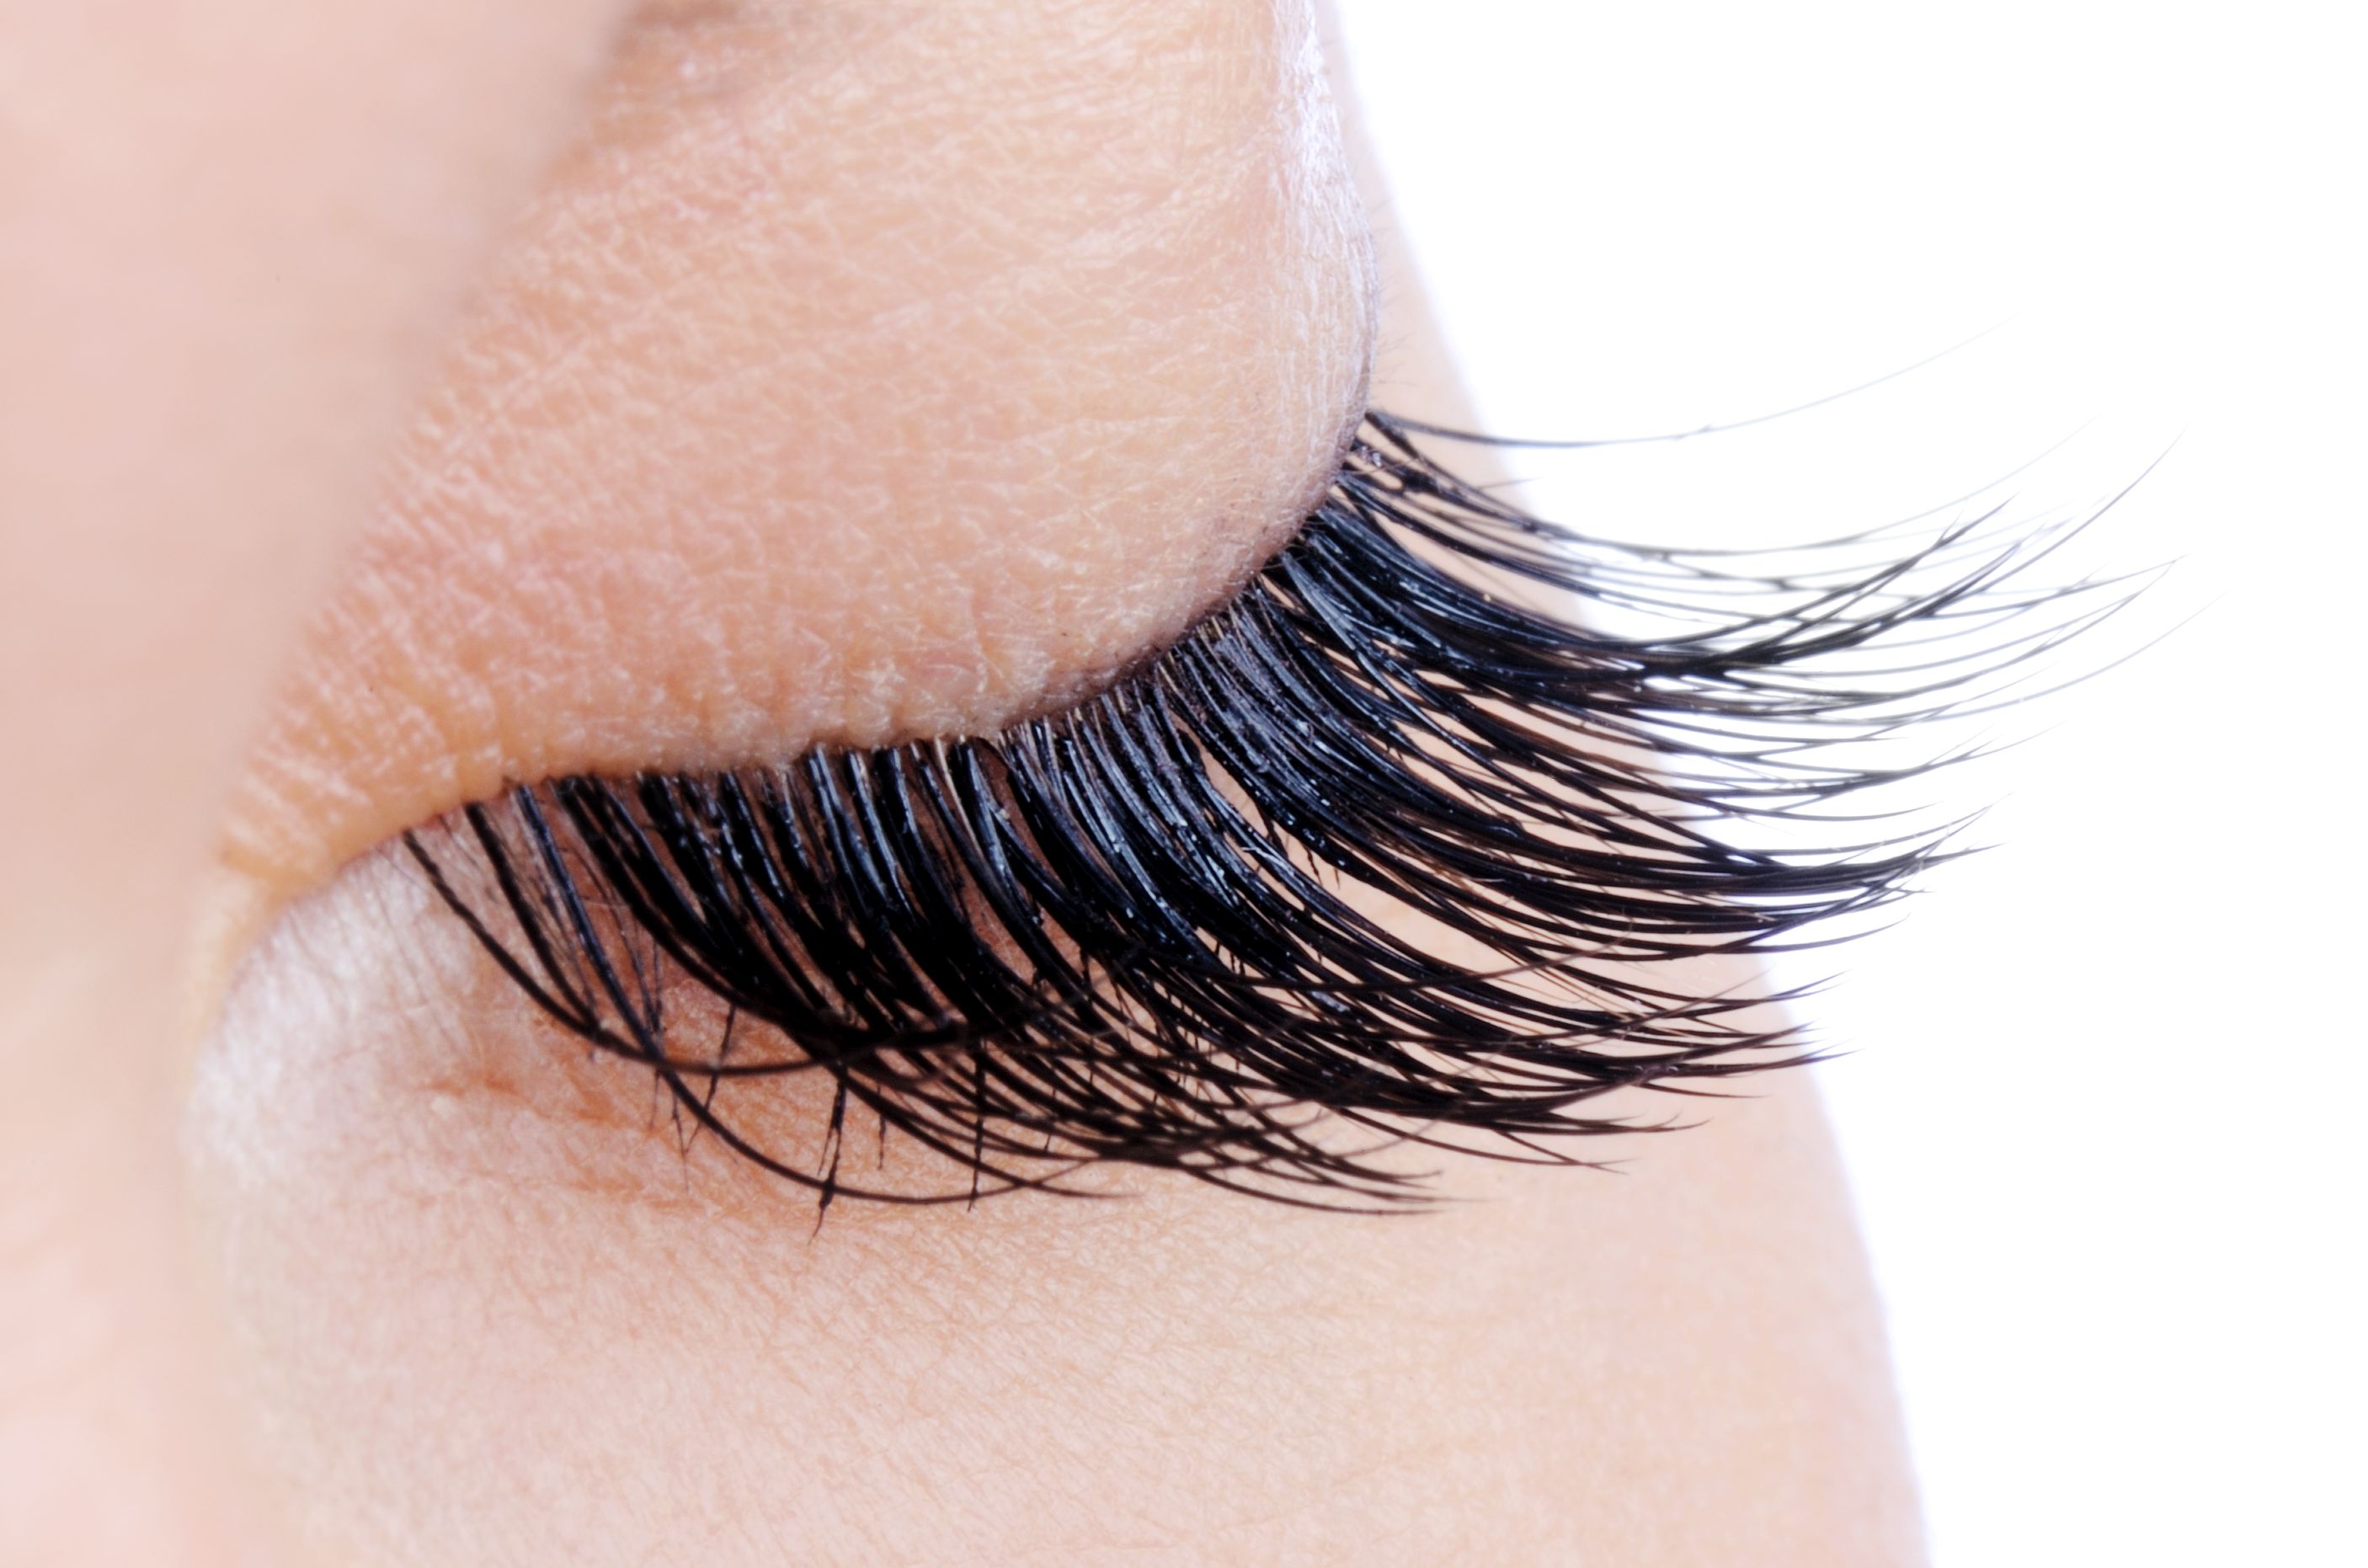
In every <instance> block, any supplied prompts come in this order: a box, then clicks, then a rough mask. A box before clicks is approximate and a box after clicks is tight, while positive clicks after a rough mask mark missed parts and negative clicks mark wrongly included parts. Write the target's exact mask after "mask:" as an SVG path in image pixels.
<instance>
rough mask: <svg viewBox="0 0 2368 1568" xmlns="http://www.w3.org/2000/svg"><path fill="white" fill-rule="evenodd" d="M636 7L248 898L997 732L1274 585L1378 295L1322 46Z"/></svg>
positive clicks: (542, 204) (878, 16)
mask: <svg viewBox="0 0 2368 1568" xmlns="http://www.w3.org/2000/svg"><path fill="white" fill-rule="evenodd" d="M1104 9H1106V7H1100V6H1091V5H1077V4H1065V5H1030V6H1009V5H1005V4H1002V3H1000V0H959V3H953V4H942V5H934V6H918V7H914V6H894V7H871V6H788V7H780V6H739V7H734V6H726V7H722V8H713V7H706V6H696V7H694V6H665V7H660V8H658V9H657V10H655V11H654V12H651V13H649V14H646V15H645V16H644V17H643V19H642V20H641V22H640V23H639V24H638V25H637V26H636V27H635V28H634V29H633V30H632V32H631V33H630V34H629V36H628V39H627V41H626V43H625V45H624V47H623V51H622V53H621V55H620V62H619V64H618V66H617V68H616V70H615V72H614V74H613V76H612V79H611V81H610V83H609V85H608V87H607V89H606V90H605V93H604V96H603V97H602V98H601V100H600V102H599V106H598V113H597V114H596V116H595V119H594V123H593V129H592V131H590V133H589V134H588V136H587V137H586V140H585V141H584V142H582V143H581V144H580V145H579V146H578V147H577V148H576V149H575V153H573V154H572V155H571V156H570V158H569V159H568V160H567V161H566V162H565V163H564V165H562V167H561V169H560V171H559V172H558V174H557V175H556V176H554V178H553V179H552V182H551V184H550V187H549V188H548V189H547V191H546V193H545V194H544V196H543V197H542V198H541V199H540V200H539V201H538V202H537V203H536V204H535V205H534V206H533V207H532V209H531V210H529V213H528V214H527V216H526V218H525V220H524V221H523V222H521V223H520V224H519V225H518V228H517V230H516V232H515V233H513V234H512V235H511V237H510V238H509V240H508V241H507V244H506V245H505V246H504V247H503V249H502V251H501V252H500V254H499V256H498V257H497V258H496V261H495V265H494V267H492V269H491V272H490V274H489V278H488V281H487V283H486V286H485V288H484V291H483V295H482V298H481V301H480V304H479V307H478V309H477V312H476V314H475V316H474V320H473V324H472V325H471V326H470V327H469V329H468V330H467V331H466V332H465V333H464V334H463V335H462V337H461V341H460V343H459V345H458V347H456V348H454V349H453V351H452V352H451V353H450V355H449V356H448V357H447V358H446V361H445V366H444V369H443V371H442V373H441V375H440V377H439V380H438V384H437V389H436V391H435V392H434V393H433V394H432V395H431V396H430V397H429V398H428V399H427V402H426V403H425V405H424V407H423V409H422V412H421V413H420V415H419V416H418V417H417V419H416V421H415V423H414V425H413V426H412V427H411V430H410V432H409V435H408V437H407V438H406V439H405V440H404V443H403V444H402V446H401V449H400V450H399V452H398V454H397V458H396V461H395V463H394V467H393V475H392V478H391V482H390V485H389V489H388V492H387V498H386V500H385V502H384V504H383V506H382V507H381V511H380V514H379V517H378V519H377V521H376V523H375V524H374V526H373V528H372V529H371V530H370V534H369V536H368V538H367V539H366V540H365V541H364V543H363V545H362V547H361V549H360V551H359V556H358V558H357V559H356V560H355V562H353V564H352V566H351V568H350V570H349V571H348V573H347V576H346V578H345V581H344V583H343V585H342V586H341V588H340V589H339V591H338V592H337V593H336V596H335V597H334V598H333V600H332V602H331V603H330V605H329V607H328V608H327V610H326V612H325V613H324V615H323V617H322V618H321V619H320V620H319V621H318V623H317V624H316V626H315V628H314V630H313V635H312V636H311V638H310V639H309V642H308V644H307V646H306V648H305V650H304V653H303V654H302V658H301V659H300V660H299V661H298V662H297V665H296V673H295V676H294V678H293V680H292V682H291V684H290V687H289V688H288V689H287V690H286V691H285V693H284V694H283V699H282V700H281V702H280V703H279V706H278V707H277V709H276V710H275V712H274V716H273V718H272V720H271V722H270V723H269V724H268V727H267V729H266V732H265V733H264V735H263V737H262V741H261V743H260V744H259V746H258V748H257V751H256V762H255V764H254V767H253V770H252V772H251V775H250V778H249V780H248V786H247V788H246V790H245V793H244V796H243V799H242V802H241V806H240V809H239V810H238V812H236V814H235V817H234V820H233V826H232V829H231V832H230V835H229V838H228V848H227V855H228V858H229V861H230V864H231V866H232V867H233V869H234V870H235V871H236V872H238V873H239V874H240V875H241V877H242V878H244V879H245V880H246V881H249V882H250V883H252V884H256V885H257V886H259V887H260V888H261V889H263V890H264V897H265V899H266V901H267V902H268V901H272V900H276V899H278V898H279V897H282V896H284V895H285V894H287V893H288V892H293V891H295V890H298V889H301V888H302V887H305V886H308V885H311V884H312V883H313V882H316V881H319V880H320V879H321V878H322V877H323V876H324V875H325V874H326V873H327V872H328V871H329V870H331V869H334V868H335V867H336V865H338V864H340V863H342V862H344V861H345V860H347V859H348V858H351V857H353V856H354V855H356V854H359V853H360V852H361V851H362V850H364V849H366V848H368V847H369V846H371V845H373V844H375V843H378V842H380V841H381V840H383V839H384V838H386V837H387V836H388V835H391V834H393V833H394V832H397V831H399V830H401V829H402V828H404V827H406V826H411V825H415V824H418V823H420V822H423V821H426V820H427V819H429V818H432V817H434V816H435V815H437V814H438V813H439V812H443V811H445V810H447V809H449V808H450V807H452V806H454V805H457V804H460V803H461V802H462V801H467V800H472V799H483V798H485V797H487V796H489V795H491V794H493V793H495V792H496V791H497V790H499V789H500V788H502V787H503V786H504V785H506V784H507V783H511V782H515V781H519V780H530V779H535V778H544V777H549V776H552V775H557V774H564V773H570V772H580V771H586V770H599V769H607V768H631V767H714V766H726V765H732V764H737V763H746V762H751V761H757V760H762V759H765V758H768V757H777V756H787V755H793V754H795V753H796V752H797V751H799V750H800V749H802V748H803V746H805V745H806V744H809V743H812V742H814V741H817V740H829V741H837V742H842V743H847V744H873V743H877V742H881V741H886V740H894V739H899V738H905V737H910V736H916V735H927V734H937V733H975V732H977V731H980V730H983V729H987V728H991V727H992V726H994V725H995V724H996V723H998V722H1002V721H1005V720H1008V719H1010V718H1012V717H1015V716H1018V715H1021V714H1025V713H1028V712H1030V711H1036V710H1042V709H1045V708H1048V707H1056V706H1058V705H1060V704H1061V703H1062V702H1063V701H1064V700H1065V699H1069V698H1071V697H1073V696H1075V695H1076V693H1078V692H1079V691H1081V690H1084V689H1087V688H1090V687H1092V686H1094V685H1096V684H1098V683H1099V682H1100V681H1101V680H1103V679H1105V678H1107V676H1109V675H1110V673H1111V672H1113V671H1115V670H1117V669H1120V668H1121V667H1124V666H1125V665H1129V664H1130V663H1132V662H1133V661H1134V660H1136V659H1138V658H1139V657H1141V656H1142V655H1144V653H1148V652H1150V651H1152V650H1154V649H1156V647H1157V646H1159V645H1160V644H1161V643H1163V642H1166V641H1167V639H1169V638H1170V637H1172V636H1174V635H1175V634H1176V633H1177V632H1178V631H1181V630H1182V629H1183V627H1184V626H1185V625H1187V624H1188V623H1190V621H1191V620H1192V619H1194V618H1195V617H1197V616H1198V615H1200V614H1201V613H1202V612H1203V611H1205V610H1206V609H1207V608H1210V607H1212V605H1214V604H1216V603H1218V602H1221V601H1222V600H1223V599H1224V597H1226V595H1227V594H1228V593H1229V591H1230V590H1232V589H1233V588H1234V587H1235V586H1236V585H1238V584H1239V583H1240V582H1241V581H1243V580H1244V579H1245V578H1246V577H1247V574H1249V573H1250V572H1252V571H1253V570H1255V569H1256V568H1257V566H1258V564H1259V563H1260V562H1262V561H1263V560H1264V559H1265V558H1266V557H1267V556H1268V555H1269V554H1270V553H1271V552H1272V551H1274V550H1275V549H1276V548H1277V547H1279V546H1280V544H1281V542H1282V540H1284V539H1285V538H1287V537H1288V535H1289V532H1290V530H1291V528H1292V526H1293V525H1295V524H1296V522H1297V521H1298V520H1299V518H1300V517H1303V516H1304V515H1305V513H1306V511H1307V510H1308V508H1309V507H1310V506H1312V505H1313V504H1314V502H1315V499H1316V498H1317V497H1318V496H1319V495H1320V494H1321V493H1322V490H1323V487H1324V484H1325V483H1326V481H1327V480H1328V479H1329V477H1330V474H1331V472H1332V469H1333V466H1334V464H1335V462H1336V461H1337V459H1338V454H1339V452H1340V451H1341V450H1342V449H1344V447H1345V445H1346V443H1347V441H1348V439H1349V436H1350V434H1351V432H1352V430H1353V428H1354V425H1355V422H1356V418H1357V416H1358V415H1359V413H1360V410H1361V407H1362V401H1363V396H1364V391H1365V381H1366V375H1367V365H1368V359H1369V357H1370V352H1371V343H1372V330H1371V312H1372V282H1371V278H1370V267H1371V264H1370V258H1369V256H1368V248H1367V241H1366V237H1365V234H1364V230H1363V221H1362V217H1361V214H1360V209H1359V207H1358V204H1357V201H1356V199H1355V195H1354V192H1353V189H1352V187H1351V182H1350V180H1349V175H1348V172H1347V166H1346V163H1345V160H1344V158H1343V156H1342V154H1341V152H1340V148H1339V144H1338V137H1337V132H1336V131H1335V129H1334V123H1333V116H1332V110H1331V106H1330V103H1329V100H1328V97H1327V96H1326V85H1325V81H1324V75H1323V71H1322V67H1321V62H1320V59H1319V58H1318V56H1317V54H1316V52H1315V44H1314V41H1313V32H1312V25H1311V21H1310V17H1309V14H1308V12H1307V10H1306V8H1305V7H1304V6H1299V5H1294V4H1274V5H1249V6H1245V5H1235V4H1224V3H1219V0H1193V3H1190V4H1183V5H1178V6H1167V7H1161V8H1158V9H1157V10H1156V12H1152V11H1145V12H1143V13H1142V14H1133V13H1131V14H1130V15H1129V17H1128V21H1127V25H1126V26H1125V27H1123V28H1113V27H1110V26H1109V25H1108V24H1107V19H1106V18H1104V17H1101V15H1100V12H1101V11H1102V10H1104Z"/></svg>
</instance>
